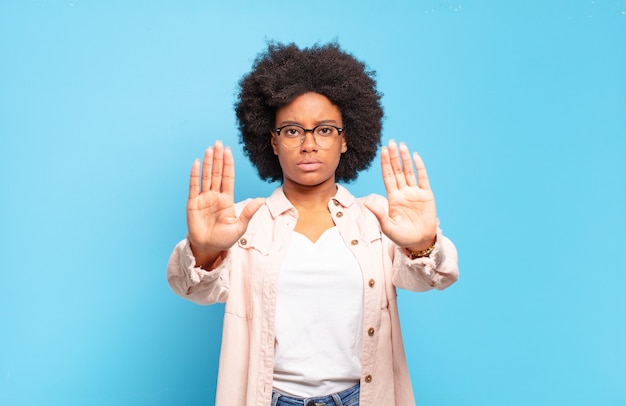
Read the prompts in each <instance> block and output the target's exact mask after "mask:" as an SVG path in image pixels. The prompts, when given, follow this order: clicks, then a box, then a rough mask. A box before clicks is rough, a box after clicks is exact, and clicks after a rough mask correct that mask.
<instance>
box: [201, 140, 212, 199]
mask: <svg viewBox="0 0 626 406" xmlns="http://www.w3.org/2000/svg"><path fill="white" fill-rule="evenodd" d="M212 165H213V147H209V148H207V149H206V151H204V159H203V160H202V191H203V192H206V191H209V190H211V166H212Z"/></svg>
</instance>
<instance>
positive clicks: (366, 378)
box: [365, 375, 372, 383]
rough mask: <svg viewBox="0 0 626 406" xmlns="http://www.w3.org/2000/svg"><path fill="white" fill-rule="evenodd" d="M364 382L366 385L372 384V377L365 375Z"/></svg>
mask: <svg viewBox="0 0 626 406" xmlns="http://www.w3.org/2000/svg"><path fill="white" fill-rule="evenodd" d="M365 382H367V383H370V382H372V375H367V376H366V377H365Z"/></svg>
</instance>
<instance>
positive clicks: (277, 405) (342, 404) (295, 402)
mask: <svg viewBox="0 0 626 406" xmlns="http://www.w3.org/2000/svg"><path fill="white" fill-rule="evenodd" d="M359 389H360V387H359V384H356V385H355V386H353V387H351V388H348V389H346V390H343V391H341V392H338V393H333V394H331V395H327V396H317V397H312V398H298V397H293V396H288V395H283V394H281V393H279V392H276V391H274V392H273V393H272V406H349V405H355V406H356V405H358V399H359V392H360V390H359ZM354 400H356V402H354ZM348 401H352V402H350V403H348V404H346V402H348Z"/></svg>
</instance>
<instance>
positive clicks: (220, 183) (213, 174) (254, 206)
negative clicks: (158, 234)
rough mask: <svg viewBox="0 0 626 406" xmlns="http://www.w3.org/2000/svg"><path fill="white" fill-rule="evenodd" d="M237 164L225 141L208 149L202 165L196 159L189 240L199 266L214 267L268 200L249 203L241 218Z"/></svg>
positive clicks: (192, 169)
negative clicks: (236, 192)
mask: <svg viewBox="0 0 626 406" xmlns="http://www.w3.org/2000/svg"><path fill="white" fill-rule="evenodd" d="M234 188H235V165H234V160H233V154H232V151H231V150H230V148H228V147H227V148H224V145H223V144H222V142H221V141H217V142H216V143H215V145H214V146H213V147H209V148H207V150H206V151H205V153H204V159H203V162H202V178H200V161H199V160H197V159H196V160H195V161H194V163H193V166H192V168H191V175H190V177H189V199H188V200H187V229H188V233H189V234H188V237H189V241H190V243H191V251H192V252H193V254H194V256H195V258H196V263H197V265H198V266H203V267H207V266H210V265H211V264H212V263H213V262H214V261H215V260H216V259H217V257H218V256H219V255H220V253H221V252H222V251H225V250H227V249H229V248H230V247H231V246H232V245H233V244H234V243H235V242H236V241H237V240H238V239H239V238H240V237H241V236H242V235H243V233H244V232H245V231H246V228H247V227H248V222H249V221H250V218H251V217H252V216H253V215H254V213H256V211H257V210H258V209H259V208H260V207H261V205H262V204H263V202H264V199H254V200H252V201H251V202H250V203H248V204H247V205H246V206H245V208H244V209H243V211H242V212H241V214H240V216H239V217H237V213H236V211H235V204H234Z"/></svg>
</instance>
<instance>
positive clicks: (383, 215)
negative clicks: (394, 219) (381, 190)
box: [363, 194, 388, 225]
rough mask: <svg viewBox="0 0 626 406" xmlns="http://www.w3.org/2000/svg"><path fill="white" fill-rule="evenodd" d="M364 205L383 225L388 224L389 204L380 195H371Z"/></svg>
mask: <svg viewBox="0 0 626 406" xmlns="http://www.w3.org/2000/svg"><path fill="white" fill-rule="evenodd" d="M363 205H365V207H367V208H368V209H369V210H370V211H371V212H372V213H373V214H374V216H376V218H377V219H378V222H379V223H380V224H381V225H382V224H385V223H386V222H387V211H388V207H387V206H388V204H387V200H386V199H385V198H384V197H382V196H380V195H375V194H372V195H369V196H367V197H366V198H365V199H364V200H363Z"/></svg>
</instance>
